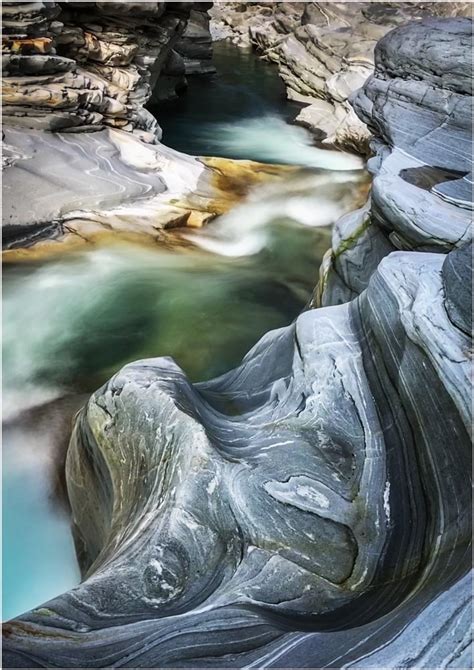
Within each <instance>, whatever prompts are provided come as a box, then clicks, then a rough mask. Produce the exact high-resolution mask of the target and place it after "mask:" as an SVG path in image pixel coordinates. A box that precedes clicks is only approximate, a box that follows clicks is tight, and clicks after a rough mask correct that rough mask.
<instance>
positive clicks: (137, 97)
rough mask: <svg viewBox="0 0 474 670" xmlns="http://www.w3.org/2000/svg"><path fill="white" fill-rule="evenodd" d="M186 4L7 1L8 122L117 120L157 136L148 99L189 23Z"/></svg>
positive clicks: (93, 125) (41, 124) (72, 124)
mask: <svg viewBox="0 0 474 670" xmlns="http://www.w3.org/2000/svg"><path fill="white" fill-rule="evenodd" d="M186 4H187V3H165V2H142V3H140V2H132V3H123V2H94V3H90V2H89V3H84V2H67V3H66V2H63V3H57V2H39V3H3V6H2V16H3V28H4V41H3V49H4V51H3V61H4V62H3V68H4V74H5V75H6V78H5V80H4V88H3V120H4V123H6V124H8V125H15V126H20V127H22V128H33V129H36V130H50V131H61V132H64V131H66V130H69V131H71V130H72V131H74V132H77V131H78V130H84V129H89V130H90V129H92V130H94V129H100V128H103V127H112V128H116V129H122V130H125V131H129V132H132V133H134V134H136V135H137V136H138V137H139V138H140V139H142V140H145V141H147V142H156V141H157V140H158V139H159V136H160V133H159V127H158V124H157V122H156V120H155V119H154V117H153V116H152V115H151V114H150V113H149V112H147V111H146V110H145V109H144V104H145V102H146V101H147V100H148V98H149V97H150V95H151V92H152V89H153V88H154V86H155V84H156V81H157V79H158V77H159V74H160V71H161V68H162V66H163V64H164V63H165V62H166V60H167V57H168V54H169V52H170V50H171V49H172V48H173V46H174V44H175V43H176V42H177V40H178V39H179V37H180V35H181V34H182V33H183V31H184V29H185V27H186V20H187V17H188V14H189V6H186Z"/></svg>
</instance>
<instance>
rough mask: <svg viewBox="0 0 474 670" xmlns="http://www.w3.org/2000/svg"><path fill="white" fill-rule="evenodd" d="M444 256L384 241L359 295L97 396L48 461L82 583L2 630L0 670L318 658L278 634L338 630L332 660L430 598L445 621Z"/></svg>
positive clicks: (142, 368)
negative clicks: (193, 371) (69, 511)
mask: <svg viewBox="0 0 474 670" xmlns="http://www.w3.org/2000/svg"><path fill="white" fill-rule="evenodd" d="M448 258H450V256H448ZM460 266H461V267H460ZM458 268H460V271H462V272H464V268H465V263H461V264H460V259H459V258H458V257H457V256H455V255H453V256H452V257H451V258H450V261H449V268H448V263H447V262H446V263H445V257H444V256H443V255H441V254H430V253H414V252H398V253H394V254H391V255H390V256H389V257H388V258H386V259H384V261H383V262H382V263H381V264H380V266H379V268H378V269H377V271H376V272H375V274H374V275H373V277H372V279H371V281H370V283H369V287H368V289H367V290H366V291H365V292H364V293H363V294H362V295H361V296H360V297H359V298H358V299H356V300H355V301H353V302H351V303H348V304H346V305H340V306H335V307H328V308H324V309H320V310H312V311H309V312H306V313H304V314H303V315H302V316H300V317H299V318H298V319H297V321H296V323H295V324H293V325H292V326H290V327H289V328H285V329H282V330H280V331H276V332H273V333H270V334H268V335H267V336H266V337H265V338H263V340H262V341H261V342H260V343H259V344H258V345H257V346H256V347H255V349H254V350H252V351H251V352H250V353H249V354H248V355H247V357H246V358H245V359H244V361H243V363H242V365H241V366H240V367H239V368H238V369H237V370H235V371H233V372H231V373H229V374H227V375H224V377H221V378H219V379H217V380H215V381H212V382H208V383H204V384H199V385H196V386H193V385H191V384H190V383H189V382H188V381H187V379H186V377H185V375H184V373H183V372H182V371H181V370H180V369H179V368H178V367H177V366H176V365H175V364H174V363H173V361H172V360H170V359H151V360H147V361H141V362H138V363H135V364H132V365H129V366H127V367H125V368H124V369H123V370H122V371H121V372H120V373H118V374H117V375H116V376H115V377H114V378H113V379H112V380H111V381H110V382H109V383H108V384H106V386H105V387H103V388H102V389H100V390H99V391H98V392H97V393H95V394H94V395H93V396H92V398H91V400H90V401H89V403H88V404H87V406H86V408H85V409H84V410H83V412H82V414H81V416H80V418H79V420H78V422H77V425H76V428H75V433H74V436H73V440H72V443H71V445H70V448H69V452H68V460H67V481H68V491H69V497H70V501H71V504H72V508H73V514H74V522H75V528H76V540H77V547H78V554H79V556H80V560H81V565H82V569H83V574H84V582H83V583H82V584H81V585H80V586H79V587H77V588H76V589H73V590H72V591H71V592H69V593H67V594H65V595H64V596H61V597H59V598H56V599H54V600H53V601H51V602H49V603H48V604H47V605H45V606H44V607H42V608H40V609H38V610H35V611H33V612H30V613H29V614H27V615H25V616H24V617H22V618H21V619H20V620H17V621H13V622H11V623H10V624H8V625H7V626H6V638H5V642H4V665H6V666H7V667H18V666H22V665H26V664H28V665H29V666H31V667H38V666H44V667H46V666H47V667H52V666H53V667H76V666H77V667H104V666H116V665H123V666H132V667H150V666H153V667H156V666H157V665H159V666H160V667H163V666H171V667H173V666H183V665H192V666H193V667H197V666H199V665H202V666H205V667H207V666H208V665H210V666H212V665H217V666H220V667H222V666H227V665H230V666H236V667H242V665H243V664H247V663H252V662H255V663H257V662H258V664H259V665H260V664H262V665H270V663H268V662H267V660H265V659H272V658H275V659H278V665H279V667H281V654H282V653H283V654H284V655H286V657H287V659H289V660H291V665H293V666H294V665H295V664H300V663H301V664H302V665H306V666H311V667H315V666H316V667H324V666H325V665H329V666H330V665H331V658H332V657H331V654H333V655H334V653H335V651H334V640H332V638H331V635H326V636H322V637H321V633H319V634H317V633H314V634H309V633H307V634H305V635H304V636H301V634H298V633H296V632H293V633H291V632H289V631H291V630H293V631H298V630H299V631H305V630H306V631H311V630H313V631H331V630H333V631H340V632H339V633H337V634H336V635H337V638H336V639H337V640H338V641H339V644H338V654H339V655H340V657H341V658H343V659H344V663H347V664H350V663H351V662H354V663H355V662H356V661H357V659H358V658H360V657H361V654H360V651H359V650H358V644H357V643H358V642H361V643H362V641H363V642H364V644H365V645H366V644H367V640H366V638H371V637H373V639H372V640H371V642H370V645H372V646H370V647H369V649H370V653H372V654H373V653H376V651H377V649H378V648H380V649H381V651H380V652H379V653H381V654H382V655H383V654H385V655H386V654H387V653H388V652H387V648H386V645H387V644H388V645H391V644H393V645H395V646H397V644H398V642H397V641H396V637H397V635H398V633H399V632H400V630H401V628H405V626H406V625H407V623H409V622H410V621H412V618H413V616H414V612H416V611H417V609H421V608H422V607H423V605H426V604H427V602H429V600H430V598H433V596H434V595H435V594H442V595H440V598H441V601H440V604H439V605H438V606H437V605H436V601H435V603H433V604H432V605H431V607H432V608H434V609H435V611H436V612H437V613H438V615H439V616H443V617H445V616H446V617H447V618H446V620H444V619H443V622H444V624H446V626H445V627H448V628H449V627H450V626H453V627H454V628H455V629H456V627H457V626H458V624H459V622H458V619H457V618H456V616H459V615H460V613H463V616H464V618H465V617H466V611H467V610H466V607H467V602H466V595H467V594H466V590H465V589H464V590H463V589H461V590H460V589H459V588H458V586H457V585H456V586H454V585H455V583H456V580H457V579H459V578H461V577H462V576H463V574H464V573H465V572H466V571H467V569H468V566H469V560H470V559H469V557H470V550H469V544H470V516H469V499H470V476H469V473H470V460H469V459H470V439H469V433H468V430H469V418H470V417H469V407H468V398H469V393H468V389H469V364H468V360H467V357H466V350H467V348H468V336H467V335H466V333H465V332H464V331H463V330H461V329H460V328H458V327H457V325H456V324H455V323H454V322H453V320H452V319H451V318H449V313H448V312H447V311H446V307H445V293H444V289H443V282H444V284H445V285H446V286H447V287H449V285H450V283H451V282H452V276H453V269H454V272H455V273H457V271H458ZM427 389H430V391H429V393H427ZM447 445H450V446H449V448H448V447H447ZM449 587H452V589H451V591H448V592H447V593H444V592H445V591H446V589H449ZM442 603H445V604H444V605H443V604H442ZM453 612H455V613H457V614H456V615H455V614H454V613H453ZM376 619H377V621H375V620H376ZM421 621H422V623H420V625H423V626H427V625H428V624H427V622H426V620H425V619H424V618H422V620H421ZM435 621H436V620H435ZM354 623H357V626H358V627H359V626H361V628H358V629H357V631H355V632H354V630H353V627H354ZM411 625H412V629H413V628H414V630H412V631H411V633H410V632H407V630H406V629H405V631H404V634H405V635H408V637H409V639H411V636H412V635H413V637H414V638H416V637H417V635H418V634H417V632H416V631H417V630H418V629H417V626H416V621H415V622H413V621H412V623H411ZM465 632H466V631H465V630H464V627H462V633H463V635H462V636H461V640H460V639H459V631H457V632H456V635H455V636H454V637H453V636H450V635H446V634H445V633H444V629H443V628H442V627H441V626H440V622H439V621H436V623H435V624H434V626H433V627H432V629H430V635H431V634H432V638H433V639H429V638H427V639H426V645H425V646H423V645H421V649H419V650H417V652H416V653H417V654H421V655H423V654H425V655H427V657H428V658H429V657H430V654H431V653H432V652H433V649H432V647H433V646H436V647H437V648H438V650H437V654H438V655H440V657H442V658H443V659H449V658H450V657H451V656H452V657H453V658H457V656H459V654H457V651H456V650H457V649H458V647H459V650H460V652H464V653H465V650H464V646H465V639H464V637H465ZM313 635H316V639H317V641H318V642H317V643H316V641H315V639H313ZM461 643H462V644H461ZM417 644H418V645H419V644H420V641H419V640H417ZM463 644H464V646H462V645H463ZM294 646H296V648H297V649H298V653H297V654H296V655H295V657H294V659H293V657H292V654H291V652H290V650H291V649H292V648H293V647H294ZM382 648H383V649H382ZM304 649H305V650H306V651H304ZM364 649H365V650H366V647H364ZM404 653H405V654H408V655H410V653H415V652H414V648H413V649H412V648H411V647H410V648H409V649H408V650H406V649H405V650H404ZM305 654H306V656H305ZM456 654H457V656H456ZM364 655H365V654H364ZM304 657H305V660H304V661H303V658H304ZM413 664H415V663H413ZM454 665H456V664H454ZM404 667H405V666H404Z"/></svg>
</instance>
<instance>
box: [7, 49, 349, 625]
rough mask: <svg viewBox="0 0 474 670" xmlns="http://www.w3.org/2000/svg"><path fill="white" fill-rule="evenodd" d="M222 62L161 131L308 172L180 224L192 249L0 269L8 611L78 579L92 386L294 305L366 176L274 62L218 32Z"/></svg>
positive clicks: (197, 150)
mask: <svg viewBox="0 0 474 670" xmlns="http://www.w3.org/2000/svg"><path fill="white" fill-rule="evenodd" d="M216 65H217V68H218V71H219V75H218V76H215V77H213V78H212V79H203V78H195V79H192V80H191V83H190V87H189V90H188V92H187V95H186V97H185V98H183V99H182V100H180V101H178V102H177V103H175V104H174V105H172V106H171V105H167V106H164V107H162V108H160V109H153V111H154V113H156V115H157V118H158V119H159V121H160V123H161V125H162V126H163V130H164V138H163V139H164V142H165V143H167V144H169V145H170V146H173V147H174V148H177V149H179V150H181V151H185V152H187V153H193V154H207V155H221V156H229V157H236V158H237V157H238V158H252V159H258V160H261V161H268V162H283V161H285V162H287V163H293V164H301V165H303V166H305V169H304V170H302V171H301V172H296V173H292V174H291V175H289V176H288V179H287V180H286V181H285V182H284V183H280V184H271V185H270V184H267V185H266V186H263V187H260V189H258V190H257V191H255V192H254V193H253V194H251V196H250V197H249V199H248V201H247V202H246V203H243V204H242V205H239V206H238V207H237V208H235V210H233V211H232V212H230V213H229V214H228V215H226V216H224V217H221V219H219V220H217V221H216V222H214V223H213V224H211V225H210V226H209V227H208V228H207V229H205V230H203V231H197V232H193V233H191V232H186V233H184V234H183V235H184V236H186V237H187V238H188V240H190V241H192V242H193V245H192V246H190V247H184V248H183V247H179V248H177V249H176V250H174V251H172V250H168V249H160V248H154V249H145V248H143V247H138V246H133V245H131V244H124V243H119V242H117V243H116V244H115V245H108V246H107V247H95V248H91V249H90V250H88V251H82V252H80V253H76V254H70V255H67V256H65V257H63V258H62V259H61V260H57V259H55V260H53V261H49V262H43V263H35V264H32V263H30V264H21V265H16V266H7V267H6V268H5V269H4V277H3V334H4V337H3V398H4V435H3V437H4V454H3V496H4V498H3V500H4V505H3V548H4V549H3V583H4V593H3V618H4V619H6V618H9V617H12V616H14V615H17V614H19V613H21V612H22V611H24V610H26V609H28V608H31V607H34V606H37V605H39V604H40V603H42V602H44V601H45V600H47V599H49V598H51V597H53V596H54V595H57V594H59V593H60V592H62V591H64V590H66V589H67V588H70V587H71V586H73V585H74V584H76V583H77V582H78V580H79V571H78V568H77V564H76V560H75V555H74V548H73V542H72V537H71V533H70V529H69V516H68V508H67V498H66V496H65V495H64V482H63V465H64V458H65V451H66V446H67V441H68V436H69V432H70V426H71V422H72V419H73V417H74V414H75V412H76V411H77V410H78V408H79V407H80V406H81V405H82V404H83V402H84V400H85V399H86V398H87V394H89V393H90V392H91V391H93V390H94V389H95V388H97V387H98V386H99V385H101V384H102V383H104V382H105V381H106V380H107V379H108V378H109V377H110V376H111V375H112V374H113V373H114V372H115V371H116V370H118V369H119V368H120V367H121V366H122V365H123V364H125V363H126V362H128V361H133V360H136V359H138V358H143V357H148V356H157V355H169V356H173V357H174V358H175V360H176V361H177V362H178V363H179V365H181V366H182V367H183V369H184V370H185V371H186V373H187V374H188V375H189V376H190V378H191V379H192V380H203V379H206V378H209V377H212V376H214V375H218V374H221V373H222V372H225V371H226V370H228V369H230V368H231V367H233V366H234V365H236V364H237V363H238V362H239V361H240V359H241V358H242V356H243V355H244V354H245V353H246V351H247V350H248V349H249V348H250V347H251V346H252V345H253V344H254V343H255V342H256V341H257V340H258V339H259V338H260V337H261V335H263V333H265V332H266V331H268V330H270V329H272V328H278V327H281V326H283V325H286V324H288V323H290V322H291V321H292V320H293V319H294V318H295V317H296V315H297V314H298V313H299V312H300V311H301V310H302V309H303V308H304V306H305V304H306V303H307V301H308V299H309V297H310V295H311V291H312V289H313V287H314V285H315V283H316V281H317V275H318V268H319V264H320V262H321V259H322V256H323V253H324V252H325V250H326V249H327V248H328V247H329V246H330V229H329V226H330V225H331V224H332V223H333V222H334V221H335V220H336V219H337V218H338V217H339V216H340V215H341V214H342V213H344V212H345V211H347V210H349V209H351V208H352V207H353V205H354V198H355V194H356V192H357V190H358V189H359V183H358V182H359V181H360V175H361V173H360V172H350V171H348V170H351V169H352V168H354V167H356V166H357V165H358V163H357V162H356V161H354V159H352V158H351V157H346V156H343V155H341V154H335V153H333V152H326V151H321V150H320V149H318V148H317V147H316V146H313V144H312V141H311V138H310V137H309V135H308V134H307V133H306V132H305V131H302V130H301V129H299V128H295V127H294V126H290V125H288V123H287V120H288V119H289V118H291V117H292V116H294V113H295V107H294V105H291V104H290V103H288V102H286V101H285V98H284V89H283V86H282V84H281V82H280V80H279V79H278V77H277V75H276V72H275V70H274V69H273V67H272V66H270V65H267V64H265V63H262V62H261V61H258V60H257V59H256V58H255V56H254V55H253V54H251V53H248V52H242V51H239V50H238V49H237V48H236V47H233V46H230V45H225V44H222V45H219V46H217V48H216ZM272 124H273V125H272ZM310 168H311V169H310ZM315 168H317V169H315ZM340 170H343V171H340Z"/></svg>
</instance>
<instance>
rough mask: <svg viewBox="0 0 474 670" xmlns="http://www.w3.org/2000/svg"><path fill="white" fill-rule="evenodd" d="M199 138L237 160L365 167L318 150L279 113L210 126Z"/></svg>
mask: <svg viewBox="0 0 474 670" xmlns="http://www.w3.org/2000/svg"><path fill="white" fill-rule="evenodd" d="M198 138H199V139H200V140H201V141H202V145H203V147H205V146H207V145H209V144H210V143H212V146H213V147H214V148H215V149H216V150H217V153H227V154H229V153H231V154H232V155H233V156H234V157H235V158H246V159H247V158H252V159H253V160H256V161H261V162H264V163H281V164H286V165H299V166H304V167H309V168H322V169H324V170H362V169H363V167H364V164H363V161H362V160H361V158H359V157H358V156H354V155H352V154H348V153H343V152H341V151H328V150H325V149H320V148H318V147H316V146H315V145H314V140H313V137H312V135H311V133H310V132H308V131H307V130H306V129H305V128H302V127H300V126H296V125H293V124H289V123H287V122H286V121H285V120H284V119H283V118H281V117H280V116H278V115H277V114H264V115H260V116H258V117H254V118H246V119H242V120H240V121H233V122H230V123H212V124H208V125H207V126H202V127H201V128H200V129H199V131H198ZM219 150H220V151H219Z"/></svg>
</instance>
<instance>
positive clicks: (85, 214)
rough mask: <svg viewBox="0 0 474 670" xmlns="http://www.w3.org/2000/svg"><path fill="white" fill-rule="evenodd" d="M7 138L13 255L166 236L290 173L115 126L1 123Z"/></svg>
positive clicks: (7, 235) (7, 221) (7, 224)
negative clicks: (187, 150)
mask: <svg viewBox="0 0 474 670" xmlns="http://www.w3.org/2000/svg"><path fill="white" fill-rule="evenodd" d="M3 135H4V142H3V163H4V169H3V181H2V192H3V229H2V230H3V248H4V252H3V256H4V259H12V260H18V259H19V258H20V259H21V258H31V257H33V256H44V255H49V254H51V253H55V252H61V251H63V250H64V249H75V248H76V247H77V246H78V245H82V244H87V243H89V242H94V241H95V240H97V239H98V238H99V239H102V238H103V236H104V235H112V236H113V237H117V236H119V235H122V236H125V237H126V238H127V239H134V240H136V241H142V242H148V243H150V242H153V241H154V240H157V241H160V242H166V237H165V233H164V230H165V229H168V228H174V227H177V226H188V227H200V226H202V225H203V224H205V223H206V222H207V221H208V220H209V219H211V218H213V217H215V216H216V215H218V214H223V213H224V212H226V211H227V210H228V209H229V208H230V207H231V206H232V205H234V204H235V203H236V202H237V201H238V200H239V199H241V198H242V197H243V196H245V194H246V193H247V191H248V189H250V188H251V187H252V186H253V185H254V184H256V183H260V182H262V181H266V180H273V179H279V178H280V177H281V176H283V175H285V174H286V173H287V172H289V171H291V168H284V167H282V166H272V165H262V164H260V163H254V162H252V161H233V160H226V159H218V158H214V159H213V158H209V159H204V158H203V159H198V158H195V157H193V156H187V155H185V154H182V153H179V152H177V151H174V150H173V149H170V148H168V147H166V146H165V145H163V144H149V143H145V142H143V141H142V140H140V139H139V138H138V137H136V136H135V135H134V134H133V133H128V132H125V131H123V130H115V129H112V128H107V129H103V130H100V131H96V132H90V133H51V132H45V131H35V130H24V129H23V130H20V129H18V128H8V127H4V131H3ZM19 193H20V194H24V193H28V198H19V197H18V194H19Z"/></svg>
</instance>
